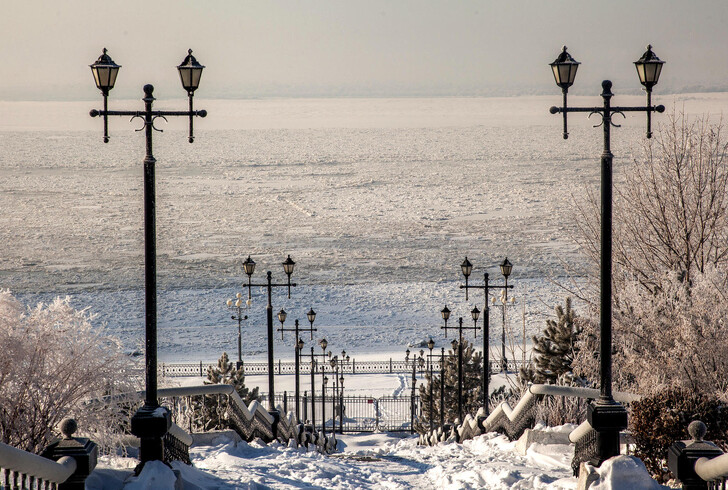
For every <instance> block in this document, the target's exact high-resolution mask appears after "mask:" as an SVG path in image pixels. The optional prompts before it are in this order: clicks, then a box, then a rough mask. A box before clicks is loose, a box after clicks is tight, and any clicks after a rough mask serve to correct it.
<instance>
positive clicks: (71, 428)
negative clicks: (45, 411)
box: [60, 418, 78, 439]
mask: <svg viewBox="0 0 728 490" xmlns="http://www.w3.org/2000/svg"><path fill="white" fill-rule="evenodd" d="M60 429H61V434H63V438H64V439H73V434H74V433H75V432H76V431H77V430H78V423H76V419H72V418H67V419H63V420H62V421H61V425H60Z"/></svg>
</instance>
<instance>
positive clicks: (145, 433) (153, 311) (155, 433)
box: [89, 48, 207, 465]
mask: <svg viewBox="0 0 728 490" xmlns="http://www.w3.org/2000/svg"><path fill="white" fill-rule="evenodd" d="M90 66H91V73H92V74H93V76H94V82H95V83H96V87H97V88H98V89H99V90H100V91H101V93H102V95H103V97H104V109H103V110H101V111H99V110H96V109H93V110H92V111H90V112H89V115H90V116H91V117H97V116H103V118H104V143H108V142H109V124H108V117H109V116H131V118H132V119H135V118H137V117H138V118H140V119H141V120H142V121H143V129H144V134H145V139H146V156H145V158H144V290H145V313H144V317H145V339H146V341H145V344H146V345H145V348H146V351H145V357H146V379H145V383H146V395H145V401H144V405H143V406H142V408H140V409H139V410H138V411H137V412H136V414H135V415H134V416H133V417H132V420H131V432H132V433H133V434H134V435H136V436H138V437H139V438H140V440H141V445H140V449H139V459H140V460H141V465H144V464H145V463H146V462H147V461H153V460H161V459H163V456H164V454H163V453H164V446H163V442H162V437H163V436H164V434H165V433H166V432H167V430H168V429H169V427H170V426H171V420H170V414H169V410H168V409H166V408H163V407H160V406H159V400H158V399H157V246H156V223H155V221H156V209H155V201H156V197H155V163H156V159H155V158H154V155H153V153H152V139H153V138H152V136H153V130H157V131H161V130H159V129H157V128H155V127H154V121H155V120H156V119H157V118H162V119H165V120H166V118H167V117H173V116H175V117H176V116H184V117H189V119H190V133H189V142H190V143H192V142H193V141H194V136H193V133H192V120H193V119H194V117H197V116H199V117H205V116H207V111H204V110H201V111H194V110H193V108H192V97H193V94H194V92H195V90H197V88H198V87H199V84H200V77H201V76H202V69H203V68H204V66H202V65H200V64H199V63H198V62H197V60H196V59H195V57H194V56H192V50H189V51H188V54H187V57H185V59H184V60H183V61H182V63H181V64H180V65H179V66H177V70H178V72H179V74H180V80H181V81H182V87H183V88H184V89H185V90H186V91H187V95H188V98H189V110H188V111H154V110H152V104H153V102H154V100H155V98H154V97H153V96H152V93H153V92H154V87H153V86H152V85H150V84H147V85H144V88H143V90H144V98H143V99H142V100H143V101H144V110H143V111H110V110H108V101H107V99H108V95H109V92H110V91H111V89H113V88H114V84H115V83H116V77H117V75H118V73H119V69H120V68H121V66H120V65H117V64H116V63H114V61H113V60H112V59H111V57H110V56H109V55H108V54H107V51H106V48H104V50H103V53H102V54H101V56H99V58H98V59H97V60H96V62H95V63H94V64H92V65H90ZM160 408H162V409H161V410H160Z"/></svg>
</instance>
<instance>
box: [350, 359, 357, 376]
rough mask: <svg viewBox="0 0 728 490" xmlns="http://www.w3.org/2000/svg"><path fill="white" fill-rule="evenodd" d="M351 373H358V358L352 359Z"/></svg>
mask: <svg viewBox="0 0 728 490" xmlns="http://www.w3.org/2000/svg"><path fill="white" fill-rule="evenodd" d="M351 374H356V359H352V360H351Z"/></svg>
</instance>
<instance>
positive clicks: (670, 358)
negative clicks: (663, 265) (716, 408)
mask: <svg viewBox="0 0 728 490" xmlns="http://www.w3.org/2000/svg"><path fill="white" fill-rule="evenodd" d="M654 284H655V285H656V286H657V288H656V292H654V293H651V292H649V291H648V290H646V289H645V288H643V287H641V285H640V284H638V283H637V282H636V281H635V282H631V283H627V284H625V285H624V287H623V290H622V292H621V295H620V296H621V301H620V307H619V308H615V311H614V324H615V328H614V337H613V365H614V368H613V371H614V380H615V382H616V384H617V386H618V387H620V388H621V389H623V390H627V391H635V392H639V393H643V394H650V393H654V392H656V391H659V390H664V389H669V388H684V389H689V390H693V391H697V392H701V393H707V394H716V393H718V394H725V393H726V391H728V380H727V379H726V378H725V376H724V374H723V373H725V372H726V370H728V356H726V355H725V352H726V351H727V350H728V328H726V327H727V325H726V322H728V274H727V273H726V272H725V271H719V270H716V269H715V268H713V267H710V268H708V269H707V270H706V272H705V273H702V274H696V275H694V276H693V280H692V282H691V284H687V283H686V282H685V281H684V280H683V279H682V278H681V277H680V276H679V275H678V274H677V273H666V274H665V275H664V276H663V277H662V278H658V280H656V281H655V282H654ZM581 343H582V348H581V350H580V354H579V356H578V357H577V359H576V361H575V367H576V369H577V370H579V372H580V373H584V374H586V375H587V376H588V377H589V378H591V379H596V380H598V379H599V375H598V358H597V357H595V356H594V355H593V354H594V353H596V352H598V347H597V345H598V325H597V324H596V322H590V323H585V335H584V336H583V339H582V341H581Z"/></svg>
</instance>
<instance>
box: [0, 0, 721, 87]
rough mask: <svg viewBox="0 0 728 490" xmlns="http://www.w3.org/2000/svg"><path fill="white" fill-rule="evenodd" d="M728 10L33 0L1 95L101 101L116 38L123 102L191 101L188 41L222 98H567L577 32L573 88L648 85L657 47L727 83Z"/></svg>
mask: <svg viewBox="0 0 728 490" xmlns="http://www.w3.org/2000/svg"><path fill="white" fill-rule="evenodd" d="M726 18H728V3H726V2H721V1H720V0H698V1H695V2H690V3H688V2H680V1H677V0H674V1H666V2H665V1H659V0H648V1H636V2H634V1H628V0H616V1H613V2H610V3H609V4H605V3H604V2H596V1H577V0H566V1H561V2H542V1H537V0H521V1H515V2H495V1H475V0H467V1H463V2H458V3H449V2H444V1H439V0H438V1H434V0H433V1H427V2H422V1H414V0H401V1H398V2H387V1H384V0H371V1H367V2H361V1H351V2H338V1H334V0H321V1H318V2H298V1H293V0H275V1H271V2H254V1H238V0H217V1H214V2H205V3H202V2H193V1H182V2H179V1H174V0H156V1H153V2H143V1H141V0H129V1H127V2H123V3H110V4H99V3H98V2H91V1H90V0H68V1H66V2H63V3H57V2H51V1H49V0H30V1H28V2H15V3H13V4H12V5H9V6H8V8H6V9H5V13H4V15H3V17H2V18H1V19H0V29H1V30H2V32H3V33H4V36H3V37H4V40H3V43H1V44H0V53H2V59H3V66H4V70H3V81H2V83H0V100H7V101H13V100H30V101H32V100H93V99H94V98H95V97H96V98H99V94H98V90H97V89H96V88H95V86H94V85H93V81H92V78H91V73H90V70H89V68H88V65H90V64H91V63H93V62H94V61H95V60H96V58H97V57H98V56H99V55H100V54H101V50H102V48H104V47H106V48H108V50H109V54H110V55H111V57H112V58H113V59H114V61H116V62H117V63H118V64H120V65H122V69H121V72H120V74H119V79H118V80H117V85H116V88H114V90H113V91H112V93H111V98H112V100H113V99H119V100H121V99H132V98H138V94H139V93H140V91H141V86H142V85H144V84H145V83H152V84H154V85H155V87H157V89H158V90H159V91H160V93H162V92H164V93H165V97H170V95H166V94H176V95H172V97H182V96H183V95H184V94H183V92H182V89H181V87H180V86H179V80H178V76H177V73H176V70H175V66H176V65H177V64H179V63H180V62H181V61H182V58H183V57H184V56H185V54H186V51H187V49H188V48H192V49H193V50H194V54H195V56H197V57H198V59H199V61H200V62H201V63H202V64H204V65H206V70H205V73H204V74H203V77H202V83H201V86H200V89H199V91H198V96H199V97H205V98H208V99H219V98H224V99H228V98H230V99H239V98H243V99H246V98H260V97H284V98H300V97H450V96H466V97H470V96H488V97H491V96H514V95H548V94H554V95H558V94H559V89H558V88H557V87H556V86H555V85H554V82H553V77H552V75H551V71H550V69H549V67H548V63H550V62H551V61H553V59H554V58H555V57H556V56H557V55H558V53H559V51H560V48H561V46H562V45H563V44H566V45H567V46H568V47H569V52H570V53H571V54H572V55H573V56H574V57H575V58H576V59H577V60H578V61H580V62H582V65H581V67H580V69H579V75H578V77H577V81H576V84H575V85H574V87H572V89H571V90H570V93H573V94H577V95H579V94H583V95H590V94H597V93H598V92H599V90H600V87H599V83H600V82H601V80H602V79H607V78H608V79H610V80H612V81H613V82H614V84H615V93H622V94H636V93H638V92H639V90H640V88H641V86H640V85H639V82H638V81H637V76H636V73H635V69H634V65H633V62H634V61H635V60H636V59H638V58H639V56H640V55H641V54H642V53H643V52H644V49H645V45H646V44H648V43H651V44H652V45H653V46H654V51H655V53H657V55H658V56H659V57H660V58H661V59H663V60H665V61H666V62H667V65H666V66H665V69H664V70H663V76H662V79H661V80H660V83H659V85H658V86H657V87H656V88H655V93H656V94H671V93H685V92H704V91H709V92H713V91H726V90H728V82H727V81H728V65H726V64H725V63H718V64H716V63H715V62H714V60H722V59H723V52H724V50H725V47H726V46H728V30H726V29H724V27H723V19H726Z"/></svg>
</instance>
